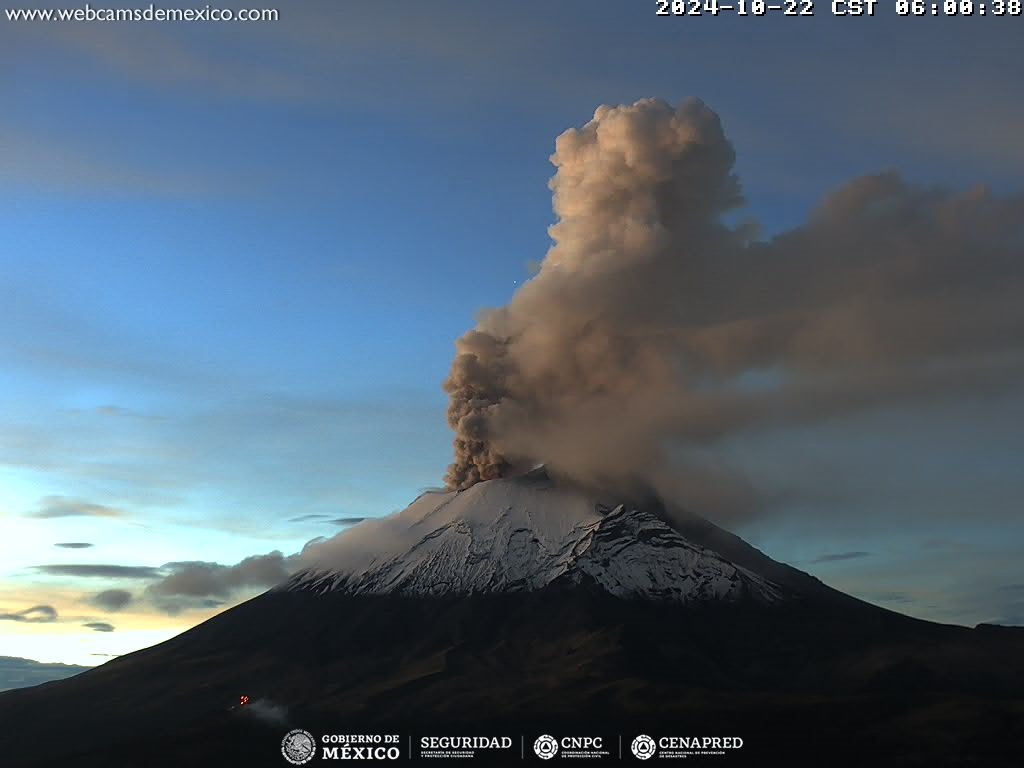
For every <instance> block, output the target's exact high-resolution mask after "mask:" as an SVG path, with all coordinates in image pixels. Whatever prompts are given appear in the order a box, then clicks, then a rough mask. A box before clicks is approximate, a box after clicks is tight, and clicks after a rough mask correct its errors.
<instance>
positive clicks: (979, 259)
mask: <svg viewBox="0 0 1024 768" xmlns="http://www.w3.org/2000/svg"><path fill="white" fill-rule="evenodd" d="M551 159H552V162H553V163H554V165H555V166H556V168H557V171H556V173H555V176H554V178H553V179H552V181H551V185H550V186H551V189H552V191H553V193H554V209H555V213H556V214H557V222H556V223H555V224H554V225H553V226H552V227H551V228H550V235H551V238H552V240H553V245H552V246H551V248H550V250H549V251H548V253H547V255H546V257H545V258H544V260H543V262H542V263H541V265H540V270H539V272H538V274H537V275H536V276H535V277H534V278H533V279H531V280H530V281H528V282H527V283H525V284H524V285H523V286H522V287H521V288H520V290H519V291H518V292H517V293H516V294H515V295H514V296H513V297H512V300H511V301H510V302H509V304H508V305H507V306H504V307H501V308H499V309H495V310H489V311H487V312H485V313H483V314H482V315H481V317H480V319H479V321H478V325H477V327H476V328H474V329H473V330H471V331H469V332H468V333H467V334H465V335H464V336H463V337H462V338H461V339H459V340H458V342H457V344H456V350H457V354H456V358H455V360H454V363H453V365H452V369H451V373H450V375H449V377H448V379H447V380H446V382H445V390H446V391H447V392H448V393H449V395H450V404H449V411H448V419H449V423H450V425H451V426H452V428H453V429H454V430H455V433H456V436H455V462H454V463H453V464H452V465H451V467H450V468H449V471H448V475H447V477H446V482H447V484H448V485H449V487H451V488H466V487H468V486H470V485H472V484H473V483H475V482H478V481H480V480H483V479H488V478H493V477H497V476H501V475H503V474H506V473H508V472H510V471H512V470H515V469H517V468H519V467H528V466H531V465H534V464H537V463H544V464H546V465H547V467H548V469H549V471H552V472H554V473H557V474H562V475H565V476H568V477H570V478H573V479H576V480H578V481H580V482H584V483H588V484H595V485H600V486H604V487H608V486H617V487H623V488H625V487H628V488H644V489H654V490H656V491H658V492H659V493H661V494H662V495H663V496H665V497H667V498H671V499H673V500H676V501H680V502H683V503H686V504H689V505H692V506H693V507H694V508H695V509H699V510H701V511H708V512H711V513H717V514H719V515H722V514H728V513H730V512H739V511H742V510H744V509H748V508H749V507H751V506H753V505H755V504H756V503H757V496H756V493H755V492H754V491H753V490H752V489H751V488H750V487H749V486H748V485H747V484H745V483H744V481H743V478H741V477H738V476H737V475H736V473H735V472H733V471H732V470H731V469H730V468H729V467H725V466H720V465H715V464H709V463H707V460H706V459H704V460H702V459H701V458H700V457H701V456H706V455H708V453H709V451H708V450H707V449H708V448H710V447H713V446H714V445H715V444H716V443H717V442H719V441H721V440H723V439H724V438H728V437H732V436H735V435H738V434H740V433H742V432H743V431H744V430H750V429H755V428H763V427H769V426H780V425H786V424H792V423H799V422H809V421H814V420H820V419H825V418H829V417H833V416H837V415H842V414H844V413H849V412H852V411H854V410H856V409H861V408H866V407H872V406H878V405H886V404H889V403H894V402H899V401H901V400H906V399H911V398H912V399H914V400H917V401H919V400H921V399H923V398H928V397H934V396H942V395H950V394H956V393H962V392H964V391H968V390H969V391H971V392H977V391H979V390H981V389H982V388H984V387H988V386H1004V385H1006V384H1009V383H1014V382H1020V381H1021V379H1022V378H1024V376H1022V372H1024V354H1022V348H1024V343H1022V342H1024V257H1022V253H1024V198H1021V197H1014V198H1011V199H999V198H997V197H994V196H993V195H991V194H990V193H989V192H988V191H986V190H985V189H980V188H979V189H974V190H971V191H969V192H966V193H964V194H951V193H948V192H945V191H942V190H939V189H933V188H927V187H920V186H916V185H914V184H911V183H908V182H907V181H905V180H903V179H902V178H901V177H900V176H899V175H898V174H896V173H894V172H886V173H881V174H878V175H874V176H866V177H863V178H858V179H855V180H853V181H851V182H849V183H848V184H846V185H845V186H843V187H842V188H840V189H839V190H837V191H836V192H834V193H832V194H831V195H829V196H827V197H826V198H825V199H824V200H823V201H822V202H821V203H820V204H819V206H818V207H817V209H816V210H814V211H813V212H812V214H811V215H810V217H809V219H808V221H807V222H806V223H805V224H804V225H802V226H800V227H798V228H796V229H794V230H792V231H789V232H786V233H784V234H782V235H780V236H778V237H775V238H774V239H772V240H770V241H768V242H758V241H754V240H752V238H751V235H750V227H745V226H742V225H740V226H733V225H730V224H728V223H726V222H725V221H723V215H724V214H726V213H728V212H730V211H733V210H734V209H736V208H737V207H738V206H739V205H740V204H741V202H742V198H741V192H740V186H739V183H738V180H737V178H736V177H735V175H734V174H733V161H734V153H733V149H732V146H731V145H730V143H729V142H728V141H727V140H726V138H725V135H724V134H723V131H722V127H721V125H720V123H719V119H718V116H717V115H716V114H715V113H714V112H712V111H711V110H710V109H709V108H708V107H707V106H705V105H704V104H703V103H701V102H700V101H688V102H686V103H684V104H682V105H681V106H680V107H679V108H677V109H673V108H672V107H670V106H669V105H668V104H666V103H664V102H661V101H657V100H645V101H640V102H637V103H636V104H633V105H630V106H623V107H601V108H599V109H598V110H597V112H596V113H595V115H594V119H593V120H591V121H590V122H589V123H587V124H586V125H585V126H583V128H580V129H573V130H569V131H566V132H565V133H563V134H562V135H561V136H559V137H558V140H557V142H556V147H555V153H554V155H553V156H552V158H551Z"/></svg>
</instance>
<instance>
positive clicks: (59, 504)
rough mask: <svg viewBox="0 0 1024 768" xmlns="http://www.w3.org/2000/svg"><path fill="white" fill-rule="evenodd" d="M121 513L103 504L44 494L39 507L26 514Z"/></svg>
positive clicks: (33, 515) (32, 515) (81, 514)
mask: <svg viewBox="0 0 1024 768" xmlns="http://www.w3.org/2000/svg"><path fill="white" fill-rule="evenodd" d="M123 514H124V513H123V512H121V510H118V509H114V508H113V507H108V506H106V505H105V504H94V503H92V502H88V501H82V500H80V499H72V498H69V497H67V496H46V497H44V498H43V499H42V501H41V502H40V504H39V509H37V510H36V511H35V512H30V513H29V515H28V516H29V517H35V518H39V519H49V518H54V517H121V516H122V515H123ZM73 548H74V547H72V549H73Z"/></svg>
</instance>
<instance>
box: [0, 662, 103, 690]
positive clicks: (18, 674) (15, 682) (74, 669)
mask: <svg viewBox="0 0 1024 768" xmlns="http://www.w3.org/2000/svg"><path fill="white" fill-rule="evenodd" d="M88 669H92V667H80V666H76V665H74V664H45V663H43V662H40V661H33V660H31V659H20V658H17V657H14V656H0V691H10V690H14V689H15V688H28V687H29V686H32V685H39V684H40V683H48V682H50V681H51V680H63V679H64V678H65V677H71V676H72V675H77V674H78V673H79V672H85V671H86V670H88Z"/></svg>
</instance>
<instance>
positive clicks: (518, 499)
mask: <svg viewBox="0 0 1024 768" xmlns="http://www.w3.org/2000/svg"><path fill="white" fill-rule="evenodd" d="M301 562H302V563H303V564H304V565H305V567H304V569H303V570H302V571H300V572H298V573H297V574H296V575H295V576H293V577H292V578H291V579H290V580H289V581H288V582H286V583H285V584H284V585H282V586H281V587H280V588H279V589H284V590H307V591H314V592H328V591H343V592H347V593H350V594H387V593H396V594H404V595H438V594H445V593H454V594H471V593H488V592H508V591H522V590H536V589H540V588H542V587H545V586H547V585H549V584H552V583H553V582H556V581H558V582H560V583H564V582H569V583H583V582H588V583H592V584H596V585H598V586H599V587H601V588H603V589H604V590H606V591H607V592H609V593H611V594H613V595H616V596H619V597H631V598H644V599H656V600H674V601H679V602H688V601H694V600H708V599H719V600H726V601H729V600H736V599H738V598H740V597H743V596H749V597H752V598H754V599H756V600H760V601H763V602H774V601H777V600H780V599H783V598H784V597H785V596H786V594H787V590H785V589H784V588H782V587H780V586H779V585H777V584H775V583H773V582H771V581H768V580H767V579H764V578H762V577H760V576H758V575H757V574H755V573H753V572H751V571H749V570H746V569H744V568H742V567H740V566H737V565H734V564H732V563H730V562H728V561H727V560H725V559H724V558H722V557H721V556H720V555H718V554H717V553H715V552H713V551H712V550H709V549H706V548H703V547H701V546H699V545H696V544H693V543H691V542H690V541H688V540H687V539H685V538H684V537H683V536H681V535H680V534H679V533H678V532H677V531H675V530H674V529H673V528H671V527H670V526H669V525H668V524H667V523H665V522H664V521H662V520H661V519H660V518H658V517H657V516H656V515H654V514H652V513H650V512H648V511H644V510H642V509H641V510H637V509H629V508H627V507H625V506H623V505H618V506H616V507H613V508H612V507H609V506H604V505H602V504H600V503H598V502H596V501H594V500H593V499H591V498H589V497H588V496H587V495H586V494H584V493H583V492H581V491H579V490H576V489H574V488H570V487H563V486H559V485H556V484H554V483H552V482H551V481H550V480H548V478H547V476H546V475H544V474H543V472H539V473H531V474H530V475H527V476H524V477H519V478H511V479H501V480H490V481H487V482H483V483H478V484H477V485H474V486H473V487H472V488H469V489H468V490H465V491H460V492H449V493H436V492H428V493H424V494H423V495H421V496H420V497H419V498H417V499H416V500H415V501H414V502H413V503H412V504H410V505H409V506H408V507H407V508H406V509H405V510H403V511H402V512H399V513H397V514H395V515H392V516H390V517H387V518H382V519H380V520H372V521H367V522H364V523H362V524H360V525H358V526H356V527H354V528H353V529H351V530H349V531H347V532H346V533H344V534H340V535H339V536H336V537H335V538H334V539H330V540H327V541H323V542H318V543H316V544H312V545H310V546H309V547H307V549H306V551H304V552H303V554H302V558H301Z"/></svg>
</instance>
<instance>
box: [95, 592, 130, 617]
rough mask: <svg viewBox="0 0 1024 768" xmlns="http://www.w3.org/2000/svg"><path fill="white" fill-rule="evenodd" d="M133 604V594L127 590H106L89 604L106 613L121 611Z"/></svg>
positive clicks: (99, 593) (96, 595)
mask: <svg viewBox="0 0 1024 768" xmlns="http://www.w3.org/2000/svg"><path fill="white" fill-rule="evenodd" d="M131 602H132V593H131V592H129V591H127V590H125V589H105V590H103V591H102V592H97V593H96V594H95V595H93V596H92V597H91V598H89V604H90V605H94V606H96V607H97V608H101V609H103V610H104V611H110V612H111V613H113V612H115V611H120V610H121V609H122V608H126V607H127V606H128V605H130V604H131Z"/></svg>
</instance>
